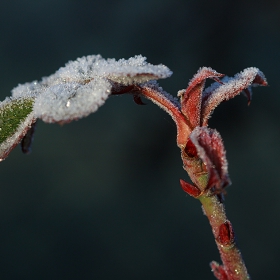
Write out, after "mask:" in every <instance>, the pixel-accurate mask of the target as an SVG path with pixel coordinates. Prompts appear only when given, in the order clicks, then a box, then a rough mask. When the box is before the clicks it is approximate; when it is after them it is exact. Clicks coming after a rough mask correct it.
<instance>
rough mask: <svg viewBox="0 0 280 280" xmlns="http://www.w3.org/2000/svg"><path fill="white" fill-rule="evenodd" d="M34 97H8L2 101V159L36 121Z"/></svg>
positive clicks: (0, 112)
mask: <svg viewBox="0 0 280 280" xmlns="http://www.w3.org/2000/svg"><path fill="white" fill-rule="evenodd" d="M33 103H34V99H32V98H6V99H5V100H4V101H3V102H0V161H2V160H3V159H5V158H6V157H7V156H8V154H9V153H10V152H11V150H12V149H13V148H14V147H15V146H16V145H17V144H18V143H19V142H20V141H21V139H22V138H23V137H24V136H25V134H26V133H27V131H28V130H29V129H30V127H31V125H32V124H33V123H34V122H35V121H36V118H35V116H34V112H33Z"/></svg>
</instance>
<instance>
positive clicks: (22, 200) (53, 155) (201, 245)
mask: <svg viewBox="0 0 280 280" xmlns="http://www.w3.org/2000/svg"><path fill="white" fill-rule="evenodd" d="M279 28H280V2H279V3H277V2H276V1H271V0H267V1H258V2H256V1H251V0H249V1H241V0H239V1H216V0H214V1H207V0H198V1H194V0H193V1H187V0H185V1H179V0H161V1H156V0H149V1H147V0H142V1H131V0H130V1H128V0H120V1H109V0H102V1H101V0H98V1H89V0H79V1H77V0H76V1H75V0H70V1H66V0H56V1H47V0H43V1H31V0H30V1H27V0H21V1H9V2H8V1H1V3H0V64H1V67H0V83H1V91H0V93H1V100H3V99H4V98H5V97H6V96H9V95H10V91H11V89H12V88H13V87H15V86H17V84H18V83H25V82H30V81H33V80H39V79H41V77H42V76H48V75H50V74H52V73H53V72H55V71H56V70H57V69H58V68H59V67H61V66H63V65H64V64H65V63H66V62H67V61H69V60H74V59H76V58H77V57H80V56H83V55H89V54H98V53H100V54H101V55H102V56H103V57H105V58H107V57H115V58H117V59H119V58H129V57H131V56H134V55H135V54H142V55H144V56H147V58H148V61H149V62H150V63H153V64H159V63H163V64H165V65H167V66H168V67H169V68H170V69H171V70H172V71H173V72H174V74H173V76H172V77H171V78H169V79H167V80H164V81H160V84H161V85H162V86H163V87H164V89H165V90H166V91H168V92H170V93H172V94H173V95H176V93H177V91H178V90H180V89H182V88H185V87H186V86H187V84H188V81H189V79H190V78H191V77H192V76H193V74H194V73H196V71H197V69H198V68H199V67H201V66H210V67H212V68H214V69H215V70H217V71H219V72H221V73H225V74H227V75H234V74H235V73H237V72H239V71H241V70H242V69H244V68H246V67H250V66H255V67H259V68H260V69H261V70H262V71H263V72H264V73H265V75H266V77H267V79H268V82H269V85H270V86H269V87H267V88H256V89H254V95H253V100H252V103H251V106H250V107H248V106H247V102H246V99H245V98H244V97H243V96H240V97H237V98H235V99H234V100H231V101H229V102H226V103H223V104H221V105H220V106H219V108H217V109H216V110H215V112H214V114H213V117H212V118H211V120H210V127H212V128H217V129H218V131H219V132H220V133H221V135H222V137H223V139H224V144H225V147H226V150H227V157H228V161H229V172H230V176H231V180H232V182H233V185H232V186H230V187H229V188H228V190H227V196H226V208H227V213H228V217H229V219H230V220H231V221H232V223H233V226H234V229H235V231H236V235H237V240H238V244H239V246H240V248H241V250H242V254H243V257H244V259H245V261H246V264H247V267H248V270H249V272H250V274H251V276H252V279H255V280H258V279H276V278H277V276H278V274H279V273H278V268H279V264H278V260H279V258H280V242H279V231H280V226H279V213H280V205H279V201H278V198H279V195H280V190H279V181H280V172H279V156H280V149H279V139H280V130H279V111H280V110H279V101H280V98H279V84H278V80H279V77H278V76H279V62H280V52H279V46H280V32H279ZM147 103H148V105H146V106H137V105H136V104H135V103H134V102H133V100H132V98H131V96H121V97H111V98H110V99H109V100H108V101H107V102H106V104H105V105H104V106H103V107H101V108H100V109H99V110H98V112H96V113H95V114H92V115H91V116H89V117H87V118H85V119H82V120H79V121H78V122H73V123H71V124H68V125H64V126H62V127H61V126H59V125H49V124H45V123H43V122H39V124H38V127H37V130H36V135H35V141H34V145H33V151H32V153H31V154H30V155H28V156H25V155H23V154H22V153H21V151H20V149H19V148H16V149H15V150H14V151H13V152H12V153H11V154H10V156H9V157H8V158H7V159H6V160H5V161H4V162H2V163H1V171H0V174H1V175H0V176H1V183H0V278H1V279H9V280H13V279H52V280H56V279H106V280H107V279H136V280H137V279H141V280H142V279H147V280H148V279H153V280H156V279H161V280H165V279H166V280H167V279H168V280H169V279H192V280H201V279H214V277H213V276H212V274H211V271H210V269H209V265H208V264H209V262H210V261H212V260H217V261H219V255H218V252H217V249H216V246H215V242H214V239H213V237H212V233H211V229H210V227H209V224H208V221H207V219H206V218H205V217H204V216H203V214H202V211H201V207H200V204H199V202H198V201H196V200H194V199H192V198H190V197H187V196H186V195H185V193H184V192H183V191H182V190H181V188H180V185H179V179H180V178H183V179H186V180H187V179H188V176H187V174H186V173H185V172H184V170H183V169H182V163H181V159H180V153H179V149H178V148H177V147H176V129H175V126H174V124H173V121H172V119H171V118H170V117H169V116H168V115H167V114H166V113H165V112H163V111H162V110H160V109H159V108H157V107H156V106H155V105H154V104H152V103H150V102H148V101H147Z"/></svg>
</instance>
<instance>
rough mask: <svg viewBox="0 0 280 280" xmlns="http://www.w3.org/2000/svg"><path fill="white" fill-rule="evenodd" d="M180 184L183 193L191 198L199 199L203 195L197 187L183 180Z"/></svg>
mask: <svg viewBox="0 0 280 280" xmlns="http://www.w3.org/2000/svg"><path fill="white" fill-rule="evenodd" d="M180 184H181V187H182V189H183V191H184V192H186V193H187V194H189V195H190V196H193V197H195V198H197V197H198V196H199V195H200V194H201V190H200V189H199V188H198V187H197V186H195V185H192V184H189V183H188V182H186V181H184V180H182V179H180Z"/></svg>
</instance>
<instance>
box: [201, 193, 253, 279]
mask: <svg viewBox="0 0 280 280" xmlns="http://www.w3.org/2000/svg"><path fill="white" fill-rule="evenodd" d="M219 198H220V196H219V195H213V193H212V191H211V190H209V191H208V192H207V193H205V194H203V195H201V196H200V197H199V200H200V202H201V203H202V206H203V210H204V213H205V215H206V216H207V218H208V219H209V222H210V225H211V227H212V232H213V234H214V237H215V241H216V244H217V247H218V249H219V252H220V256H221V259H222V262H223V265H222V266H221V265H218V264H217V263H216V262H212V263H211V267H212V270H213V272H214V275H215V276H216V278H217V279H219V280H245V279H250V276H249V274H248V272H247V269H246V266H245V263H244V261H243V259H242V256H241V253H240V251H239V250H238V248H237V245H236V242H235V235H234V231H233V228H232V225H231V223H230V221H229V220H228V219H227V216H226V212H225V207H224V204H223V202H221V201H220V199H219Z"/></svg>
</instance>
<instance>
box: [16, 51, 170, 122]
mask: <svg viewBox="0 0 280 280" xmlns="http://www.w3.org/2000/svg"><path fill="white" fill-rule="evenodd" d="M171 74H172V72H171V71H170V70H169V69H168V68H167V67H166V66H164V65H161V64H160V65H152V64H150V63H147V62H146V58H145V57H143V56H141V55H137V56H135V57H132V58H129V59H128V60H125V59H120V60H115V59H107V60H106V59H104V58H102V57H101V56H100V55H90V56H85V57H82V58H78V59H77V60H75V61H69V62H68V63H67V64H66V65H65V67H61V68H60V69H59V70H58V71H56V72H55V73H54V74H52V75H51V76H49V77H44V78H43V79H42V81H40V82H38V81H34V82H32V83H26V84H23V85H19V86H18V87H16V88H14V89H13V90H12V96H13V97H34V98H35V103H34V113H35V117H36V118H41V119H42V120H43V121H45V122H60V123H64V122H69V121H71V120H73V119H78V118H81V117H85V116H87V115H89V114H90V113H93V112H95V111H96V110H97V109H98V108H99V107H100V106H101V105H103V104H104V102H105V100H106V99H107V98H108V96H109V95H110V94H111V89H112V84H115V83H117V84H120V85H122V86H126V85H131V84H139V83H144V82H147V81H150V80H156V79H161V78H167V77H169V76H171Z"/></svg>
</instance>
